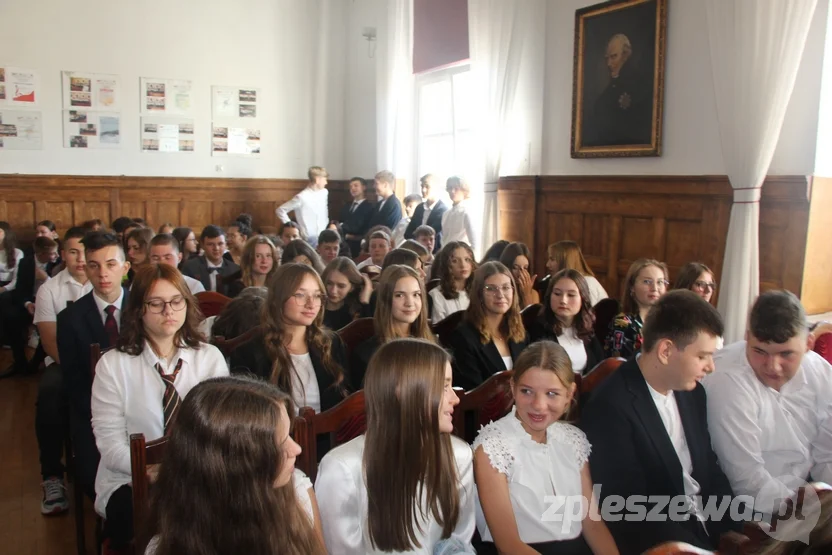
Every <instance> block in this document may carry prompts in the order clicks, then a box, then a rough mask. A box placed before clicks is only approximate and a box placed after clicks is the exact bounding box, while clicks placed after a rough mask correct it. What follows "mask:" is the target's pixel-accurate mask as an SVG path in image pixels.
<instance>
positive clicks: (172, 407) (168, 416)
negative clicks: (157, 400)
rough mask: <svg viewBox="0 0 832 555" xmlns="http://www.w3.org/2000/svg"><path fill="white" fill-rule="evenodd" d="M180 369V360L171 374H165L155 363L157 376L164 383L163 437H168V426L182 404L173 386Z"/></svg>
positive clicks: (158, 364)
mask: <svg viewBox="0 0 832 555" xmlns="http://www.w3.org/2000/svg"><path fill="white" fill-rule="evenodd" d="M181 368H182V359H181V358H180V359H179V360H178V361H177V362H176V368H174V369H173V373H172V374H165V371H164V370H162V365H161V364H160V363H158V362H157V363H156V371H157V372H159V376H161V377H162V381H163V382H165V394H164V395H163V396H162V409H163V413H164V417H165V435H168V431H169V429H170V424H171V422H172V421H173V418H174V417H175V416H176V411H177V410H178V409H179V405H181V404H182V398H181V397H179V392H178V391H176V388H175V387H174V386H173V382H174V381H176V376H177V374H179V370H180V369H181Z"/></svg>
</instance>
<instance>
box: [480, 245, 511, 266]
mask: <svg viewBox="0 0 832 555" xmlns="http://www.w3.org/2000/svg"><path fill="white" fill-rule="evenodd" d="M510 244H511V243H509V242H508V241H506V240H505V239H500V240H498V241H495V242H494V244H492V245H491V246H490V247H488V250H487V251H485V254H484V255H482V259H481V260H480V265H482V264H485V263H486V262H499V261H500V257H501V256H503V251H505V250H506V248H507V247H508V246H509V245H510Z"/></svg>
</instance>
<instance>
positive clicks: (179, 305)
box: [144, 297, 188, 314]
mask: <svg viewBox="0 0 832 555" xmlns="http://www.w3.org/2000/svg"><path fill="white" fill-rule="evenodd" d="M144 304H145V305H146V306H147V309H148V311H150V313H151V314H161V313H163V312H164V311H165V307H166V306H167V305H170V308H171V310H173V311H175V312H180V311H181V310H184V308H185V307H186V306H187V305H188V301H186V300H185V297H174V298H173V299H171V300H169V301H163V300H162V299H153V300H152V301H147V302H146V303H144Z"/></svg>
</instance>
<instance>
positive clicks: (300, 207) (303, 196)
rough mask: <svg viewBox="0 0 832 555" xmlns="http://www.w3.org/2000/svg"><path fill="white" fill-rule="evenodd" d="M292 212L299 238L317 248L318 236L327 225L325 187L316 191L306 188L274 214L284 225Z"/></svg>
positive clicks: (327, 192)
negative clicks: (298, 229)
mask: <svg viewBox="0 0 832 555" xmlns="http://www.w3.org/2000/svg"><path fill="white" fill-rule="evenodd" d="M293 210H294V212H295V219H297V221H298V227H299V228H300V233H301V236H303V237H304V238H306V242H307V243H309V244H310V245H312V246H313V247H316V246H318V234H319V233H320V232H322V231H323V230H325V229H326V226H328V225H329V191H327V190H326V187H324V188H323V189H319V190H317V191H316V190H314V189H311V188H310V187H307V188H306V189H304V190H303V191H301V192H300V193H298V194H297V195H295V196H294V197H293V198H292V200H290V201H289V202H286V203H284V204H283V205H281V206H280V208H278V209H277V210H276V211H275V214H276V215H277V217H278V219H280V221H281V222H283V223H284V224H285V223H287V222H288V221H289V212H291V211H293Z"/></svg>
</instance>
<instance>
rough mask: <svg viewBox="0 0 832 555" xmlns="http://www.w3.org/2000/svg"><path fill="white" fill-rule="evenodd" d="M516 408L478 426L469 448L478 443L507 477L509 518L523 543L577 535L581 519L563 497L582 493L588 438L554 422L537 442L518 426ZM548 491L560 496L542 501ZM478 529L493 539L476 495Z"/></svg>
mask: <svg viewBox="0 0 832 555" xmlns="http://www.w3.org/2000/svg"><path fill="white" fill-rule="evenodd" d="M515 411H516V409H512V410H511V413H509V414H508V415H506V416H504V417H503V418H501V419H500V420H497V421H496V422H492V423H491V424H488V425H487V426H485V427H484V428H483V429H482V430H480V433H479V435H478V436H477V439H476V440H475V441H474V450H475V451H476V449H477V448H478V447H482V448H483V451H484V452H485V454H486V455H488V460H489V461H490V462H491V466H492V467H494V468H495V469H496V470H497V471H499V472H500V473H502V474H505V476H506V478H507V479H508V491H509V496H510V497H511V506H512V507H513V509H514V519H515V521H516V522H517V531H518V532H519V533H520V539H521V540H522V541H523V542H524V543H543V542H551V541H562V540H571V539H574V538H577V537H578V536H579V535H580V534H581V519H580V518H579V517H578V518H576V517H575V516H573V515H574V514H575V513H576V512H577V511H576V510H575V508H574V505H570V503H569V502H563V501H564V500H563V499H562V497H564V496H578V497H575V498H576V499H577V498H579V496H581V495H582V493H583V492H582V491H581V469H582V468H583V466H584V464H586V462H587V460H588V459H589V453H590V449H591V447H590V445H589V442H588V441H587V439H586V436H585V435H584V433H583V432H582V431H581V430H579V429H578V428H576V427H575V426H573V425H571V424H567V423H565V422H555V423H554V424H552V425H551V426H549V428H548V429H547V430H546V443H538V442H536V441H534V440H533V439H532V437H531V436H530V435H529V434H528V433H527V432H526V430H524V429H523V425H522V424H521V422H520V420H519V419H518V418H517V416H516V412H515ZM547 496H558V497H559V498H561V499H560V500H559V501H557V502H553V501H552V500H551V499H550V500H549V501H546V497H547ZM555 515H559V516H555ZM544 517H546V518H544ZM477 529H478V530H479V532H480V536H482V539H483V541H488V542H490V541H493V539H492V537H491V531H490V530H489V529H488V525H487V524H486V522H485V515H484V514H483V511H482V507H481V505H480V502H479V497H477Z"/></svg>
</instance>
